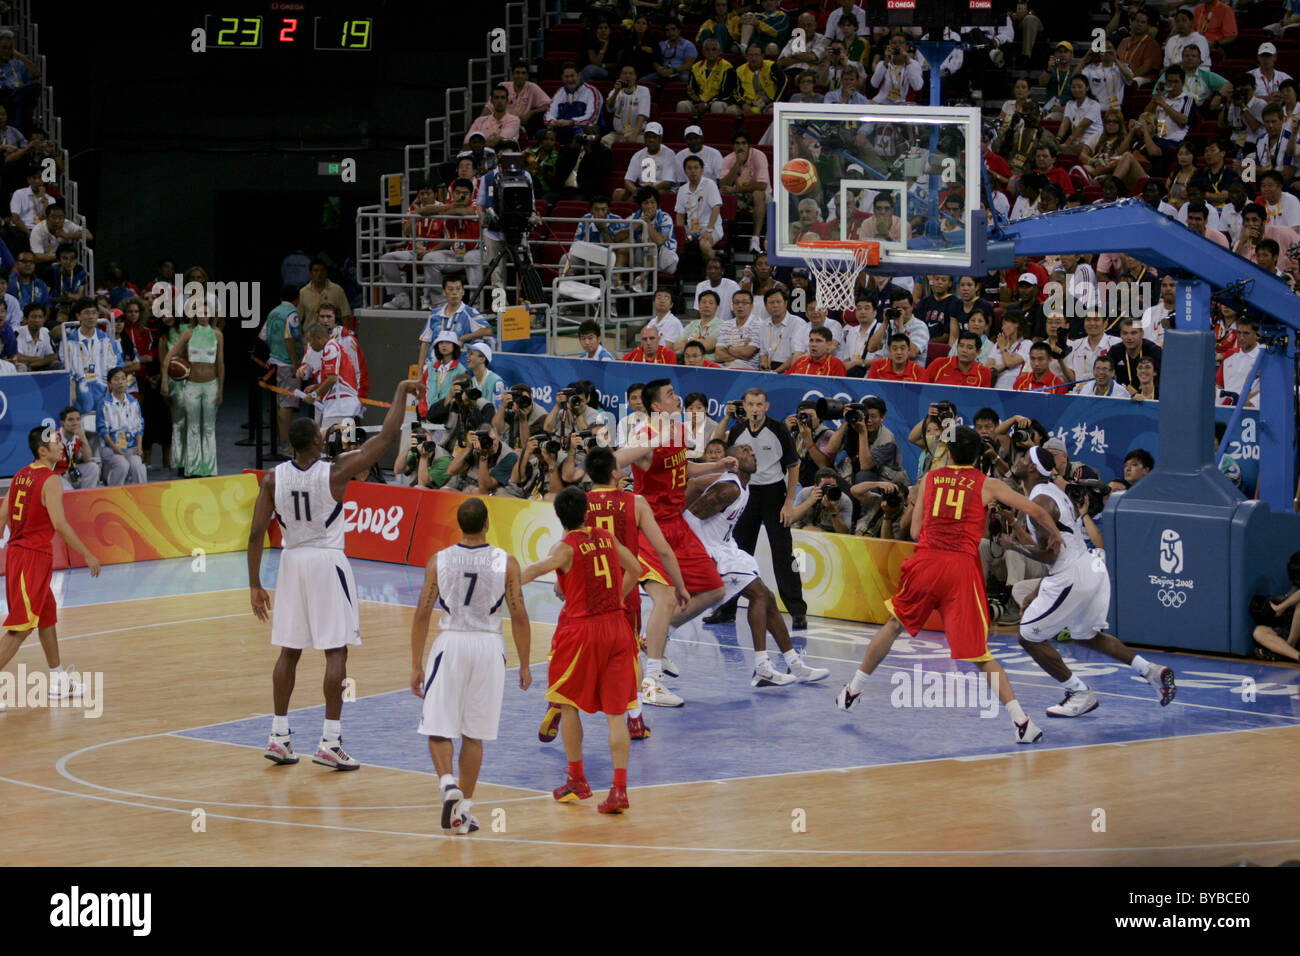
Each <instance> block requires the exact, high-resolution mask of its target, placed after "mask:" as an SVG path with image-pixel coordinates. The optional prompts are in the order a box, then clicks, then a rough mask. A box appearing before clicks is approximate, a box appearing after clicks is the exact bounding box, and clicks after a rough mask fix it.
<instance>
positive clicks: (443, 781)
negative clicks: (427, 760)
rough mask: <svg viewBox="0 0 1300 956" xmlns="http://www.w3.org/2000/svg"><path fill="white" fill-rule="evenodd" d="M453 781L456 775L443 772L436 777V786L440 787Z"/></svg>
mask: <svg viewBox="0 0 1300 956" xmlns="http://www.w3.org/2000/svg"><path fill="white" fill-rule="evenodd" d="M455 782H456V777H455V775H453V774H450V773H444V774H443V775H442V776H441V777H439V778H438V786H439V787H440V788H441V787H446V786H447V784H449V783H455Z"/></svg>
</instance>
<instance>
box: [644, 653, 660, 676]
mask: <svg viewBox="0 0 1300 956" xmlns="http://www.w3.org/2000/svg"><path fill="white" fill-rule="evenodd" d="M663 674H664V662H663V658H660V657H647V658H646V660H645V676H646V677H662V676H663Z"/></svg>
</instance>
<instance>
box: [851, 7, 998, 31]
mask: <svg viewBox="0 0 1300 956" xmlns="http://www.w3.org/2000/svg"><path fill="white" fill-rule="evenodd" d="M876 6H877V8H878V9H879V10H880V12H882V13H884V15H885V23H886V24H888V25H889V26H891V27H925V28H926V29H928V30H930V31H931V37H935V36H936V33H935V32H934V31H942V30H943V28H944V27H952V29H954V30H956V29H959V28H960V27H994V26H1001V25H1002V24H1003V23H1005V22H1006V19H1007V14H1008V13H1009V12H1010V8H1011V2H1010V0H878V3H877V4H876Z"/></svg>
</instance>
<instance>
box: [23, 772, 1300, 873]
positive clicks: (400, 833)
mask: <svg viewBox="0 0 1300 956" xmlns="http://www.w3.org/2000/svg"><path fill="white" fill-rule="evenodd" d="M0 782H3V783H12V784H16V785H17V786H20V787H29V788H31V789H33V790H40V791H43V792H45V793H54V794H59V795H61V796H68V797H80V798H81V799H83V800H98V801H101V802H103V803H115V804H118V805H120V806H127V807H138V808H141V809H145V810H159V811H162V812H165V813H183V814H185V815H186V816H191V815H192V812H191V811H190V810H187V809H185V808H184V807H159V806H153V805H152V804H147V803H136V802H134V801H130V800H118V799H116V798H113V797H101V796H97V795H95V794H88V793H75V792H73V791H71V790H60V789H59V788H57V787H47V786H45V785H43V784H39V783H30V782H28V781H26V780H14V779H13V778H11V777H0ZM205 816H208V817H213V818H215V819H218V820H232V821H236V822H239V823H253V824H262V825H270V826H284V827H297V828H300V829H309V830H330V831H334V832H342V833H365V834H372V835H378V836H397V837H403V838H408V839H411V838H413V839H422V840H451V839H455V837H454V836H453V835H452V834H448V833H415V832H411V831H404V830H381V829H375V828H373V827H349V826H340V825H338V824H325V823H299V822H294V821H290V820H263V819H257V818H252V817H241V816H235V815H232V814H225V813H209V814H205ZM479 832H480V833H484V832H485V831H483V830H480V831H479ZM479 839H480V840H489V841H490V842H492V843H511V844H516V845H524V846H550V847H575V848H579V847H580V848H590V849H597V850H654V851H664V850H667V851H671V852H680V853H747V854H755V853H775V854H780V855H784V856H917V857H923V856H994V855H998V854H1008V855H1012V856H1027V855H1041V854H1044V853H1053V854H1062V853H1144V852H1151V851H1161V852H1167V851H1170V850H1218V849H1235V848H1243V847H1265V846H1290V845H1292V844H1296V845H1300V838H1296V839H1288V840H1256V841H1248V842H1238V843H1188V844H1182V845H1178V846H1137V847H1065V848H1056V849H1045V850H1027V849H1016V850H1013V849H1003V850H797V849H796V850H791V849H758V848H749V847H707V846H655V845H648V844H640V843H590V842H585V841H576V840H525V839H523V838H521V837H504V836H495V835H494V836H491V837H488V836H481V837H480V838H479Z"/></svg>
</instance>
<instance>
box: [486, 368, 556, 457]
mask: <svg viewBox="0 0 1300 956" xmlns="http://www.w3.org/2000/svg"><path fill="white" fill-rule="evenodd" d="M545 421H546V409H544V408H542V407H541V406H540V405H538V404H537V403H536V402H535V401H533V388H532V386H531V385H526V384H523V383H520V384H519V385H511V386H510V390H509V391H508V392H506V393H505V395H503V396H502V398H501V408H500V409H499V410H498V411H497V413H496V415H494V416H493V417H492V427H493V428H495V429H496V430H497V434H498V435H501V436H502V440H503V441H504V442H505V443H506V444H507V445H509V446H510V447H511V448H522V447H524V445H525V444H526V443H527V441H528V436H529V435H530V434H532V433H536V432H540V431H544V427H543V426H544V423H545Z"/></svg>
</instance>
